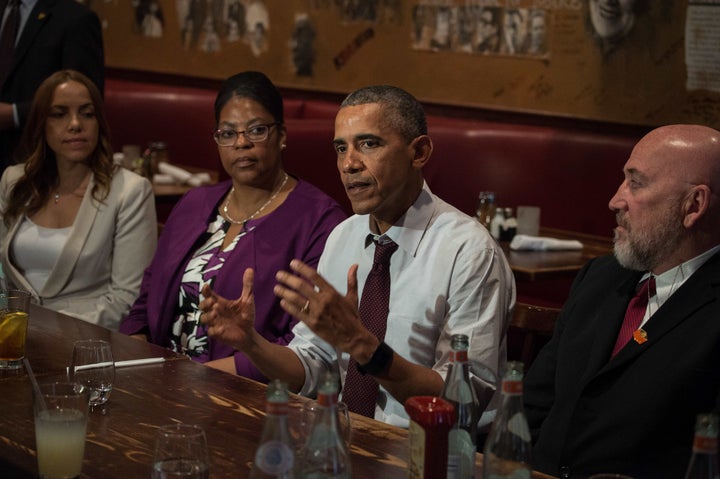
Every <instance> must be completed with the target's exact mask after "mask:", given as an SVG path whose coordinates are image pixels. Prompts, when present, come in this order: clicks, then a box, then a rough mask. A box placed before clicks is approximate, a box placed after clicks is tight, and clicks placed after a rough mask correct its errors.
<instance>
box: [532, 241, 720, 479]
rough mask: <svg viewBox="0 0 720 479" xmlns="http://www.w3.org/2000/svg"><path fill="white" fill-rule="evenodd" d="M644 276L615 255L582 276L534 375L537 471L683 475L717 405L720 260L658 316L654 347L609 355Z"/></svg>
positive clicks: (650, 343) (651, 335) (632, 345)
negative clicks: (701, 419) (705, 417)
mask: <svg viewBox="0 0 720 479" xmlns="http://www.w3.org/2000/svg"><path fill="white" fill-rule="evenodd" d="M640 276H641V274H640V273H637V272H633V271H629V270H627V269H624V268H622V267H621V266H620V265H619V264H618V263H617V261H616V260H615V258H614V257H612V256H607V257H602V258H598V259H596V260H593V261H590V262H589V263H588V264H587V265H586V266H585V267H584V268H583V270H582V271H581V272H580V273H579V274H578V276H577V278H576V279H575V282H574V284H573V288H572V290H571V292H570V296H569V298H568V300H567V302H566V303H565V305H564V307H563V310H562V312H561V314H560V317H559V318H558V323H557V325H556V328H555V332H554V334H553V337H552V339H551V340H550V342H549V343H548V344H547V345H546V347H544V348H543V349H542V350H541V352H540V353H539V355H538V357H537V358H536V360H535V361H534V362H533V365H532V367H531V368H530V370H529V371H528V374H527V376H526V378H525V383H524V386H525V404H526V412H527V415H528V421H529V423H530V427H531V429H533V432H535V433H539V435H537V436H536V438H537V440H536V442H535V444H534V448H533V462H534V463H535V467H536V469H538V470H540V471H543V472H546V473H549V474H553V475H557V476H561V477H586V476H589V475H590V474H592V473H598V472H613V473H625V474H628V475H630V476H632V477H634V478H636V479H643V478H653V479H655V478H681V477H683V474H684V472H685V469H686V467H687V464H688V462H689V459H690V454H691V449H692V439H693V429H694V424H695V417H696V415H697V414H698V413H705V412H710V411H711V410H714V409H717V407H718V392H719V389H720V301H718V299H719V298H720V255H715V256H713V257H712V258H710V259H709V260H708V261H707V262H706V263H705V264H704V265H703V266H702V267H701V268H700V269H699V270H698V271H696V272H695V274H693V275H692V276H691V277H690V278H689V279H688V280H687V281H686V282H685V283H684V284H683V285H682V286H681V287H680V288H678V289H677V291H676V292H675V293H674V294H673V295H672V296H671V297H670V298H669V299H668V300H667V302H666V303H665V304H664V305H663V306H662V307H661V308H660V309H659V310H658V311H657V312H655V314H654V315H653V316H652V317H651V318H650V320H649V321H648V322H647V323H646V324H645V326H644V327H643V329H644V330H645V331H646V332H647V339H648V340H647V342H646V343H644V344H638V343H636V342H635V341H633V340H631V341H630V342H629V343H628V345H627V346H625V348H624V349H622V350H621V351H620V352H619V353H618V354H617V355H616V356H615V357H614V358H613V359H610V354H611V351H612V348H613V345H614V343H615V340H616V338H617V334H618V331H619V329H620V325H621V323H622V321H623V317H624V314H625V309H626V307H627V304H628V302H629V301H630V298H631V297H632V296H633V294H634V292H635V288H636V285H637V282H638V281H639V279H640Z"/></svg>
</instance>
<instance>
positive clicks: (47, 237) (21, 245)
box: [10, 216, 72, 293]
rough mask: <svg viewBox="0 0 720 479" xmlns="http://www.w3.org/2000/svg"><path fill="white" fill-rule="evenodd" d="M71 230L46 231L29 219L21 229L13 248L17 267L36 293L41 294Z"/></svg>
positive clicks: (12, 254)
mask: <svg viewBox="0 0 720 479" xmlns="http://www.w3.org/2000/svg"><path fill="white" fill-rule="evenodd" d="M71 229H72V226H68V227H67V228H46V227H44V226H38V225H36V224H35V223H33V222H32V221H31V220H30V218H28V217H27V216H26V217H25V218H24V219H23V222H22V224H21V225H20V226H19V227H18V231H17V234H16V235H15V237H14V238H13V241H12V244H11V245H10V254H11V257H12V258H13V262H14V264H15V266H17V268H18V269H19V270H20V271H21V272H22V274H23V276H25V279H27V281H28V283H30V285H31V286H32V287H33V289H34V290H35V291H37V292H38V293H40V291H42V289H43V287H44V286H45V283H46V282H47V279H48V276H49V275H50V272H51V271H52V270H53V268H54V267H55V263H56V262H57V260H58V258H59V257H60V252H61V251H62V249H63V247H64V246H65V243H66V242H67V239H68V236H70V230H71Z"/></svg>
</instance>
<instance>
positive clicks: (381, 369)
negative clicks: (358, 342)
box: [357, 342, 393, 376]
mask: <svg viewBox="0 0 720 479" xmlns="http://www.w3.org/2000/svg"><path fill="white" fill-rule="evenodd" d="M392 361H393V350H392V348H391V347H390V346H388V345H387V344H385V342H382V343H380V345H379V346H378V347H377V349H376V350H375V352H374V353H373V355H372V358H370V361H369V362H368V363H367V364H362V365H361V364H359V363H358V364H357V370H358V371H360V374H370V375H371V376H377V375H379V374H383V373H386V372H387V371H388V370H389V369H390V366H391V365H392Z"/></svg>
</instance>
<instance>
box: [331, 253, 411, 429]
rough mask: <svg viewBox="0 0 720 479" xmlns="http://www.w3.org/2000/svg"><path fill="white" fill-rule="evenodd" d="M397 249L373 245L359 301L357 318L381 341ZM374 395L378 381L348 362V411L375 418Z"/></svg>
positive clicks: (346, 391) (345, 393) (375, 397)
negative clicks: (373, 249)
mask: <svg viewBox="0 0 720 479" xmlns="http://www.w3.org/2000/svg"><path fill="white" fill-rule="evenodd" d="M397 247H398V245H397V244H395V243H393V242H392V241H390V242H387V243H378V242H376V243H375V257H374V259H373V265H372V269H371V270H370V273H369V274H368V277H367V279H366V280H365V287H364V288H363V293H362V298H361V299H360V319H361V320H362V322H363V324H364V325H365V327H366V328H367V329H368V330H369V331H370V332H371V333H373V334H374V335H375V336H377V338H378V339H379V340H380V341H383V340H384V339H385V329H386V327H387V317H388V311H389V304H390V257H391V256H392V254H393V253H394V252H395V250H397ZM377 393H378V383H377V381H375V379H374V378H373V377H372V376H371V375H369V374H366V375H364V374H361V373H360V372H359V371H358V369H357V363H356V362H355V361H354V360H353V359H350V364H348V371H347V376H346V377H345V387H344V388H343V401H344V402H345V403H346V404H347V406H348V410H349V411H352V412H356V413H358V414H362V415H363V416H367V417H374V416H375V403H376V401H377Z"/></svg>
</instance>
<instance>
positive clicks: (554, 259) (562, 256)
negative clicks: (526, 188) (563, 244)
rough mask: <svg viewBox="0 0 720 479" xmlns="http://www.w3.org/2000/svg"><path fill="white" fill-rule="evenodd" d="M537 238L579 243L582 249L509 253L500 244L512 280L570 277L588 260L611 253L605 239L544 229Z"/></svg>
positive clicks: (507, 247)
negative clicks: (513, 276)
mask: <svg viewBox="0 0 720 479" xmlns="http://www.w3.org/2000/svg"><path fill="white" fill-rule="evenodd" d="M540 236H548V237H551V238H559V239H575V240H579V241H580V242H581V243H582V244H583V248H582V250H562V251H513V250H511V249H510V244H509V243H508V242H501V243H500V245H501V247H502V249H503V252H504V253H505V257H506V258H507V260H508V263H510V269H512V271H513V273H514V274H515V279H516V280H523V281H537V280H541V279H544V278H549V277H553V276H560V275H569V276H571V277H572V276H574V275H575V273H577V272H578V271H580V269H581V268H582V267H583V265H584V264H585V263H586V262H587V261H588V260H590V259H592V258H595V257H597V256H601V255H605V254H609V253H612V240H611V239H609V238H600V237H597V236H591V235H583V234H580V233H574V232H568V231H562V230H554V229H547V228H544V229H541V231H540Z"/></svg>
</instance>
